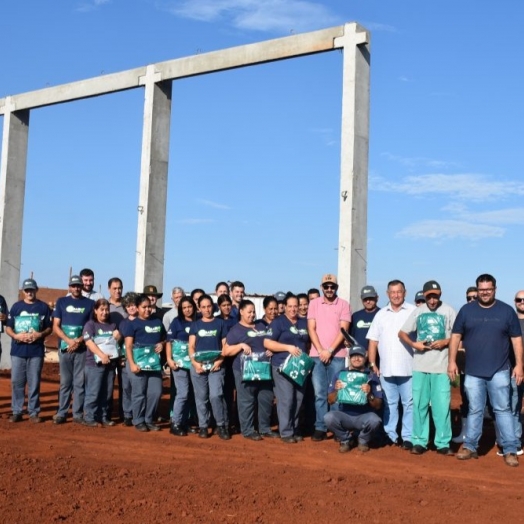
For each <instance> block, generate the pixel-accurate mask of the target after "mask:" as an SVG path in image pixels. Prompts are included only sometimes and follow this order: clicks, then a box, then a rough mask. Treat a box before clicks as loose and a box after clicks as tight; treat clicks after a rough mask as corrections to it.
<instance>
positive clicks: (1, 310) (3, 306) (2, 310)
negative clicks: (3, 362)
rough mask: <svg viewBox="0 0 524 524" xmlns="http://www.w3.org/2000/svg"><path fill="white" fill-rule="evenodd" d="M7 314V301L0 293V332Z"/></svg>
mask: <svg viewBox="0 0 524 524" xmlns="http://www.w3.org/2000/svg"><path fill="white" fill-rule="evenodd" d="M7 315H9V309H8V308H7V302H6V301H5V298H4V297H3V296H2V295H0V333H3V332H4V323H5V321H6V320H7ZM1 358H2V338H1V337H0V359H1Z"/></svg>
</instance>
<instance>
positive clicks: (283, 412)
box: [264, 295, 309, 444]
mask: <svg viewBox="0 0 524 524" xmlns="http://www.w3.org/2000/svg"><path fill="white" fill-rule="evenodd" d="M264 347H265V348H266V349H269V350H270V351H271V352H272V353H273V357H272V358H271V367H272V369H273V381H274V383H275V397H276V399H277V415H278V428H279V431H280V437H281V439H282V442H285V443H287V444H294V443H296V442H298V441H299V440H302V437H301V436H300V434H299V431H298V413H299V410H300V406H301V404H302V399H303V398H304V389H305V387H304V386H302V387H300V386H298V385H297V384H296V383H295V382H293V381H292V380H291V379H289V378H288V377H286V376H285V375H282V374H281V373H279V371H278V368H279V366H280V365H281V364H283V363H284V361H285V360H286V358H287V357H288V356H289V355H293V356H296V357H298V356H299V355H300V354H301V353H303V352H304V353H307V352H308V350H309V335H308V332H307V320H306V319H305V318H300V317H299V316H298V299H297V297H296V296H294V295H287V296H286V298H285V299H284V314H283V315H280V316H278V317H277V318H275V320H273V322H271V325H270V326H269V331H268V337H267V338H265V339H264Z"/></svg>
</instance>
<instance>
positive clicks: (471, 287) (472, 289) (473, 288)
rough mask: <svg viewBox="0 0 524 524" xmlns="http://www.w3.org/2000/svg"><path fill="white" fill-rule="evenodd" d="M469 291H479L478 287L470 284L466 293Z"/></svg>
mask: <svg viewBox="0 0 524 524" xmlns="http://www.w3.org/2000/svg"><path fill="white" fill-rule="evenodd" d="M468 293H478V289H477V288H476V287H475V286H469V287H468V289H466V295H467V294H468Z"/></svg>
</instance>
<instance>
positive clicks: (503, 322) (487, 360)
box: [448, 274, 523, 467]
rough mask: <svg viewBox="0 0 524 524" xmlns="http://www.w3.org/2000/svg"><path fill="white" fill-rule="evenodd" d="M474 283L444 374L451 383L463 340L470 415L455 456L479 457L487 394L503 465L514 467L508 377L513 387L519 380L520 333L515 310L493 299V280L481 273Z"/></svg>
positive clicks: (514, 440) (455, 328) (517, 445)
mask: <svg viewBox="0 0 524 524" xmlns="http://www.w3.org/2000/svg"><path fill="white" fill-rule="evenodd" d="M476 284H477V289H478V297H477V300H476V301H472V302H470V303H469V304H466V305H464V306H462V308H461V309H460V311H459V313H458V315H457V319H456V320H455V324H454V325H453V330H452V335H451V342H450V345H449V365H448V375H449V378H450V379H451V380H452V381H453V380H455V377H456V376H457V374H458V367H457V361H456V359H457V351H458V347H459V343H460V341H461V340H462V341H463V342H464V347H465V348H466V351H467V358H466V369H465V388H466V394H467V395H468V399H469V411H468V419H467V426H466V438H465V440H464V445H463V446H462V449H461V450H460V451H459V453H458V454H457V458H458V459H459V460H469V459H472V458H475V459H476V458H478V453H477V447H478V443H479V440H480V436H481V434H482V421H483V413H484V408H485V406H486V394H487V395H488V396H489V400H490V403H491V406H492V408H493V411H494V413H495V417H496V420H497V428H498V431H499V433H500V441H499V444H500V445H501V447H502V452H503V454H504V462H505V463H506V464H507V465H508V466H511V467H516V466H518V465H519V462H518V459H517V451H518V449H519V448H520V443H519V442H518V439H517V437H516V435H515V426H514V421H513V416H512V413H511V406H510V387H511V375H512V376H513V377H514V378H515V383H516V385H517V386H519V385H520V384H521V383H522V379H523V370H522V351H523V350H522V331H521V328H520V324H519V319H518V318H517V315H516V313H515V311H514V310H513V309H512V308H511V307H510V306H509V305H508V304H505V303H504V302H501V301H500V300H496V298H495V296H496V290H497V283H496V280H495V278H494V277H493V276H492V275H489V274H482V275H480V276H479V277H478V278H477V281H476ZM510 343H511V344H513V351H514V353H515V367H514V368H513V371H512V370H511V369H510V360H509V350H510Z"/></svg>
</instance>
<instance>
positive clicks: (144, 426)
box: [135, 422, 149, 433]
mask: <svg viewBox="0 0 524 524" xmlns="http://www.w3.org/2000/svg"><path fill="white" fill-rule="evenodd" d="M135 429H136V430H137V431H140V432H142V433H147V432H148V431H149V428H148V427H147V424H146V423H145V422H142V424H137V425H136V426H135Z"/></svg>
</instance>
